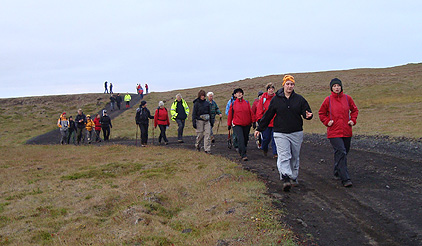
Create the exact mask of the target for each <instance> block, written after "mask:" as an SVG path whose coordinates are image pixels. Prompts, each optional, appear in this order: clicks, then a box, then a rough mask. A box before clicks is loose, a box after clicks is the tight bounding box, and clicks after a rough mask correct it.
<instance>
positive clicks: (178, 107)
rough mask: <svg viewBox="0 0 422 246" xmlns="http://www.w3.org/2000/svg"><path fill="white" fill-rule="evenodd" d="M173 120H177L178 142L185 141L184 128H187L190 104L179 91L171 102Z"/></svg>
mask: <svg viewBox="0 0 422 246" xmlns="http://www.w3.org/2000/svg"><path fill="white" fill-rule="evenodd" d="M170 112H171V120H172V121H176V122H177V126H178V128H177V142H179V143H183V129H184V128H185V120H186V119H187V118H188V115H189V106H188V104H187V103H186V101H185V100H184V99H183V98H182V95H181V94H180V93H179V94H177V95H176V99H175V100H174V102H173V103H172V104H171V108H170Z"/></svg>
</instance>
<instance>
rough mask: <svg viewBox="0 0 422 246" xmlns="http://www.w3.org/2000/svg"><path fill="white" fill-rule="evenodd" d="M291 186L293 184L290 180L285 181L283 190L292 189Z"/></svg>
mask: <svg viewBox="0 0 422 246" xmlns="http://www.w3.org/2000/svg"><path fill="white" fill-rule="evenodd" d="M290 188H292V184H291V183H290V181H284V183H283V191H284V192H287V191H290Z"/></svg>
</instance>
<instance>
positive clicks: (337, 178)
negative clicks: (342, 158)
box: [333, 175, 341, 180]
mask: <svg viewBox="0 0 422 246" xmlns="http://www.w3.org/2000/svg"><path fill="white" fill-rule="evenodd" d="M333 179H334V180H340V179H341V178H340V176H338V175H334V176H333Z"/></svg>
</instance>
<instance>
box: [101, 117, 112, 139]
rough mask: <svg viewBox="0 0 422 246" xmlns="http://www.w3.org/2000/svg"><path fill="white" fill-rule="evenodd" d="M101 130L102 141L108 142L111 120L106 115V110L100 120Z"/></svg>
mask: <svg viewBox="0 0 422 246" xmlns="http://www.w3.org/2000/svg"><path fill="white" fill-rule="evenodd" d="M100 124H101V130H102V131H103V134H104V141H108V140H109V139H110V129H111V128H113V125H112V124H111V119H110V117H109V116H108V115H107V110H104V111H103V116H102V117H101V119H100Z"/></svg>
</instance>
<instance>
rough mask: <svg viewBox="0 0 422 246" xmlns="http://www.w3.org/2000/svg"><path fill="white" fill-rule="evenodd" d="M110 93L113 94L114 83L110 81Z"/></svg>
mask: <svg viewBox="0 0 422 246" xmlns="http://www.w3.org/2000/svg"><path fill="white" fill-rule="evenodd" d="M110 94H113V84H112V83H111V82H110Z"/></svg>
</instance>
